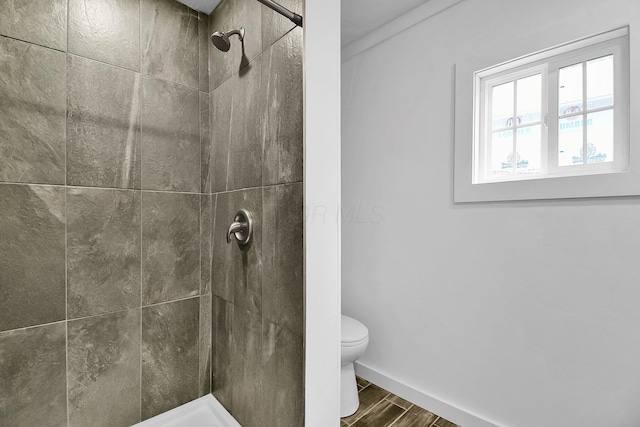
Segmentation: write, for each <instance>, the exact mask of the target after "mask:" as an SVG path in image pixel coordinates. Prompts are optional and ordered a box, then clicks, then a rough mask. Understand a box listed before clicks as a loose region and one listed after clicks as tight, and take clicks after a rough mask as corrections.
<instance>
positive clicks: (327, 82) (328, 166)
mask: <svg viewBox="0 0 640 427" xmlns="http://www.w3.org/2000/svg"><path fill="white" fill-rule="evenodd" d="M304 43H305V46H304V60H305V63H304V70H305V74H304V78H305V95H304V96H305V104H304V114H305V116H304V120H305V135H304V143H305V145H304V173H305V175H304V209H305V229H304V236H305V325H306V328H305V426H306V427H331V426H335V427H338V425H339V422H340V421H339V419H340V397H339V394H340V221H339V219H340V218H339V215H338V207H339V204H340V0H306V1H305V11H304Z"/></svg>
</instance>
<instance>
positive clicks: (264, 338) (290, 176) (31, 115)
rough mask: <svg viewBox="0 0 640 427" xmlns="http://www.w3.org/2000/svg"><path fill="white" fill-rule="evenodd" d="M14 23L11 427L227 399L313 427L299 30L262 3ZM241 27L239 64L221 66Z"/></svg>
mask: <svg viewBox="0 0 640 427" xmlns="http://www.w3.org/2000/svg"><path fill="white" fill-rule="evenodd" d="M282 4H283V5H285V6H288V7H290V8H292V9H295V10H296V11H298V12H299V13H300V12H301V8H302V3H301V2H299V1H293V0H292V1H289V2H284V1H283V2H282ZM0 9H1V10H2V13H1V14H0V112H1V114H0V425H2V426H5V425H6V426H23V425H26V426H39V425H47V426H66V425H69V426H76V425H77V426H86V425H91V426H100V425H109V426H128V425H131V424H133V423H136V422H138V421H140V420H142V419H146V418H148V417H151V416H153V415H156V414H158V413H160V412H163V411H166V410H168V409H171V408H173V407H175V406H178V405H180V404H182V403H185V402H187V401H189V400H192V399H194V398H196V397H198V396H201V395H204V394H207V393H209V392H213V394H214V395H215V396H216V397H217V398H218V399H219V400H220V401H221V402H222V403H223V404H224V405H225V406H226V407H227V409H229V410H230V412H231V413H232V414H233V415H234V416H235V417H236V418H237V419H238V421H239V422H240V423H241V424H242V425H243V426H245V427H251V426H257V425H261V426H302V425H303V424H304V421H303V406H304V400H303V308H302V307H303V306H302V304H303V300H302V295H303V272H302V253H303V243H302V242H303V237H302V31H301V29H299V28H297V29H294V28H292V25H291V24H290V23H288V21H287V20H286V19H284V18H282V17H280V16H278V15H276V14H273V12H271V11H269V10H268V9H266V8H264V7H263V6H261V5H260V4H259V3H258V2H256V1H254V0H225V1H223V3H221V5H220V6H219V7H218V8H217V9H216V11H214V13H213V14H212V15H211V16H210V17H208V16H206V15H204V14H200V13H197V12H195V11H192V10H190V9H188V8H187V7H185V6H183V5H180V4H179V3H177V2H174V1H172V0H92V1H91V2H85V1H80V0H46V1H45V0H28V1H15V0H0ZM234 26H244V27H245V28H246V30H247V37H246V39H245V44H244V48H242V47H241V46H239V45H234V46H232V49H231V51H230V52H228V53H227V54H222V53H221V52H217V51H215V52H214V51H213V50H212V48H211V46H210V42H209V40H208V35H209V34H210V32H211V31H213V30H218V29H219V30H228V29H231V27H234ZM209 69H210V70H211V72H210V73H209ZM239 208H247V209H250V210H251V211H252V212H253V213H254V215H255V218H256V220H257V225H258V227H257V229H256V233H255V236H254V237H255V240H254V242H253V243H252V244H251V245H249V247H248V248H242V249H240V247H239V246H237V245H236V244H235V243H233V242H232V244H231V245H228V244H227V243H226V241H225V240H224V233H225V231H226V227H228V225H229V223H230V222H231V220H232V218H233V214H234V213H235V212H236V211H237V210H238V209H239Z"/></svg>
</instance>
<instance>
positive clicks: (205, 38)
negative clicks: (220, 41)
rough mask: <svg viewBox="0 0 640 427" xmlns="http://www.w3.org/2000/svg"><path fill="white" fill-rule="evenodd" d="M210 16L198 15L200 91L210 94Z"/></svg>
mask: <svg viewBox="0 0 640 427" xmlns="http://www.w3.org/2000/svg"><path fill="white" fill-rule="evenodd" d="M210 35H211V34H210V33H209V15H206V14H204V13H198V50H199V55H200V60H199V62H200V65H199V66H200V72H199V74H200V91H202V92H207V93H209V46H210V45H211V39H210V38H209V36H210Z"/></svg>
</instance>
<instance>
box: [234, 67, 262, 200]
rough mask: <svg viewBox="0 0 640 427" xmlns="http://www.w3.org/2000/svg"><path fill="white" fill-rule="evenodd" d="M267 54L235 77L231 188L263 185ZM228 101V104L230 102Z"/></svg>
mask: <svg viewBox="0 0 640 427" xmlns="http://www.w3.org/2000/svg"><path fill="white" fill-rule="evenodd" d="M263 67H264V55H262V56H260V57H258V58H257V59H256V60H255V61H253V62H252V63H251V65H249V67H247V68H246V69H245V70H244V71H243V72H242V73H240V74H239V75H237V76H234V77H233V79H232V80H231V81H232V85H233V86H234V87H233V97H232V98H233V105H232V113H231V135H230V144H229V170H228V174H229V178H228V189H229V190H237V189H240V188H248V187H256V186H259V185H262V145H263V140H264V134H265V131H264V126H263V124H264V102H265V98H264V96H265V91H266V89H267V88H266V86H263V83H264V82H263V79H262V78H261V77H262V75H261V73H262V71H263ZM227 102H228V101H227Z"/></svg>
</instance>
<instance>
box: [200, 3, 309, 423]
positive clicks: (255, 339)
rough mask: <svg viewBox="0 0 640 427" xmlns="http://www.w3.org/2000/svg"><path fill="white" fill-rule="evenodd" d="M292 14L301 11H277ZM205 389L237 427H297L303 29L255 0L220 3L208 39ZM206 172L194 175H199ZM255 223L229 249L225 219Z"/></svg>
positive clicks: (300, 411)
mask: <svg viewBox="0 0 640 427" xmlns="http://www.w3.org/2000/svg"><path fill="white" fill-rule="evenodd" d="M282 4H283V5H284V6H286V7H289V8H291V9H294V10H296V11H297V12H298V13H302V5H303V4H302V1H300V0H290V1H283V2H282ZM240 26H243V27H244V28H245V29H246V35H245V39H244V43H243V44H241V43H240V42H239V41H238V39H237V38H236V37H235V36H234V37H232V39H231V40H232V47H231V50H230V51H229V52H227V53H222V52H220V51H218V50H216V49H215V48H213V46H212V47H211V50H210V71H211V72H210V76H211V79H210V90H211V93H210V102H211V104H210V105H211V106H210V109H211V124H212V127H211V131H212V145H211V149H210V152H208V153H204V155H203V159H205V161H207V160H208V161H209V170H210V176H209V178H208V179H207V180H206V182H205V186H206V187H207V188H208V189H210V191H211V193H212V195H211V201H210V203H211V215H210V217H211V221H212V223H211V230H212V271H211V275H212V294H213V302H212V307H213V314H212V320H213V321H212V349H213V360H212V377H213V378H212V390H213V394H214V395H215V396H216V397H217V398H218V400H220V402H222V404H223V405H224V406H225V407H226V408H227V409H228V410H229V411H230V412H231V413H232V414H233V415H234V416H235V417H236V419H237V420H238V421H239V422H240V423H241V424H242V425H243V426H244V427H253V426H278V427H288V426H291V427H300V426H302V425H304V380H303V373H304V351H303V330H304V320H303V286H304V280H303V235H302V225H303V211H302V205H303V199H302V171H303V169H302V154H303V153H302V147H303V145H302V143H303V132H302V130H303V115H302V114H303V111H302V105H303V104H302V102H303V85H302V83H303V76H302V29H301V28H293V25H292V24H291V23H290V22H289V21H288V20H286V19H285V18H283V17H281V16H280V15H278V14H276V13H274V12H273V11H271V10H269V9H267V8H266V7H264V6H262V5H260V3H258V2H257V1H255V0H224V1H223V2H222V3H221V4H220V5H219V6H218V7H217V8H216V10H214V12H213V13H212V14H211V16H210V31H211V32H213V31H228V30H231V29H235V28H238V27H240ZM206 169H207V167H206V166H205V167H204V168H203V170H206ZM240 208H247V209H249V210H250V211H251V212H252V213H253V215H254V219H255V220H256V224H257V228H256V231H255V234H254V240H253V242H252V243H250V244H249V245H248V246H246V247H242V248H241V247H239V246H238V245H237V244H236V243H235V242H232V244H230V245H229V244H227V243H226V241H225V232H226V229H227V227H228V226H229V224H230V223H231V221H232V220H233V217H234V215H235V212H236V211H237V210H238V209H240Z"/></svg>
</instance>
